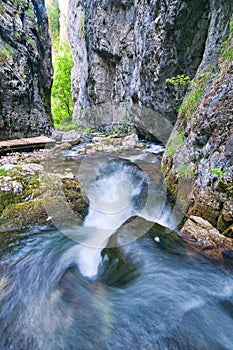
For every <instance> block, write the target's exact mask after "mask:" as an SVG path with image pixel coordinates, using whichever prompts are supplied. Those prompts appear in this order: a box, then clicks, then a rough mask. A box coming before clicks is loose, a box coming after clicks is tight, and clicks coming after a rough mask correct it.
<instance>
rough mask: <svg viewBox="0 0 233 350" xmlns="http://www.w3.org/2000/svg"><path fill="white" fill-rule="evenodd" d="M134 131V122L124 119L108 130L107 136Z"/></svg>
mask: <svg viewBox="0 0 233 350" xmlns="http://www.w3.org/2000/svg"><path fill="white" fill-rule="evenodd" d="M132 131H133V126H132V124H131V123H130V122H129V121H128V120H126V119H122V120H121V121H120V122H119V123H118V124H117V125H113V126H112V128H111V129H110V130H108V131H107V132H106V136H111V135H115V134H129V133H131V132H132Z"/></svg>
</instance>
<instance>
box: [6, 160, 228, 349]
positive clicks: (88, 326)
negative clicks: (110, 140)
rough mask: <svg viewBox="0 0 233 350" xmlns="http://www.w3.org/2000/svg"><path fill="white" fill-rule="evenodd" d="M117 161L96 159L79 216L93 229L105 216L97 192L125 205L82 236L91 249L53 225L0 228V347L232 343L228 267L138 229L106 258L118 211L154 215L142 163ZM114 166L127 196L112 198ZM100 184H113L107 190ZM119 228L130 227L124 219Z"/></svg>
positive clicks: (185, 346)
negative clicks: (94, 177)
mask: <svg viewBox="0 0 233 350" xmlns="http://www.w3.org/2000/svg"><path fill="white" fill-rule="evenodd" d="M132 157H133V156H132ZM132 157H131V160H132ZM152 163H153V162H152ZM109 164H110V167H109ZM117 164H118V162H117V161H115V160H114V161H112V160H111V161H110V163H108V166H107V168H105V167H104V168H102V169H103V171H102V176H101V177H99V180H100V181H97V184H96V191H94V192H92V195H93V198H92V199H91V203H92V202H93V204H92V205H91V209H90V211H89V214H88V217H87V218H86V221H85V223H84V224H83V226H84V227H86V228H87V229H88V227H89V226H90V225H92V229H93V227H95V226H96V227H97V231H96V232H98V233H99V234H100V236H101V231H98V230H100V229H101V228H102V225H101V222H103V220H104V218H103V217H102V219H101V220H99V217H98V215H102V214H103V211H104V210H106V208H105V209H104V208H102V209H101V213H99V214H98V210H97V209H98V207H99V204H98V205H97V206H96V203H97V202H98V200H97V199H96V201H97V202H96V201H95V200H94V199H95V198H94V197H95V195H96V193H97V194H98V193H101V194H102V195H101V199H102V200H103V199H105V200H108V199H109V198H110V199H111V201H110V200H109V201H110V202H111V203H112V202H114V203H115V204H116V205H118V204H119V203H120V206H122V208H124V210H121V211H120V214H119V211H116V212H114V210H110V211H109V212H108V214H109V215H112V217H111V216H110V218H109V220H107V219H106V221H105V228H107V232H108V234H107V235H106V236H101V239H100V241H99V243H100V244H99V246H98V247H96V248H93V244H90V245H92V248H91V249H94V251H95V253H96V252H97V253H96V255H95V258H93V259H92V258H91V254H92V251H91V250H90V246H89V245H88V244H82V245H79V244H78V243H77V242H74V241H72V240H70V239H69V238H68V237H66V236H64V235H63V234H62V232H60V231H59V230H57V229H56V228H54V227H40V228H38V227H34V228H31V229H21V230H20V229H19V230H16V231H12V232H10V233H9V232H3V233H1V235H0V237H1V238H0V244H1V265H0V266H1V267H0V269H1V270H0V272H1V281H0V292H1V298H0V306H1V309H0V349H2V350H10V349H11V350H42V349H43V350H44V349H48V350H59V349H61V350H132V349H133V350H144V349H145V350H147V349H148V350H152V349H153V350H156V349H158V350H160V349H161V350H165V349H169V350H176V349H179V350H183V349H194V350H198V349H200V350H205V349H206V350H209V349H211V350H223V349H233V332H232V330H233V275H232V270H231V269H229V268H227V267H224V266H223V265H219V264H216V263H213V262H211V261H208V260H206V259H205V258H203V257H201V256H200V257H198V256H191V255H189V254H188V252H187V251H186V249H185V248H184V247H183V246H182V243H181V242H179V241H177V240H174V242H173V241H171V240H170V239H169V238H168V237H161V240H158V241H155V240H154V239H153V237H151V235H149V234H146V233H145V234H142V235H140V237H139V238H138V239H136V240H133V239H132V242H131V243H129V244H127V245H124V246H123V247H120V254H119V251H118V250H117V249H116V248H112V252H113V253H112V255H113V257H112V258H109V257H108V256H107V255H106V254H105V253H103V251H102V257H101V255H100V254H101V250H102V248H101V245H105V244H106V243H107V239H108V237H109V236H110V235H112V234H114V232H116V231H117V228H118V227H120V226H121V225H122V224H123V222H124V221H125V220H127V219H128V218H129V217H131V216H132V215H141V216H144V217H145V218H146V219H152V217H154V216H155V215H156V213H158V212H159V210H161V206H160V205H159V204H158V205H157V206H156V204H155V207H156V210H155V211H154V210H152V211H150V208H149V207H148V208H147V209H148V210H146V211H145V210H144V209H145V206H147V203H149V204H151V202H150V201H149V202H147V198H146V199H145V196H144V191H148V184H147V182H146V180H145V179H146V177H145V174H144V172H145V171H146V167H142V168H143V169H142V168H141V169H139V170H138V169H137V170H135V168H133V167H132V164H130V163H129V157H128V160H127V163H125V160H122V159H120V160H119V164H120V170H119V169H118V170H117V168H116V165H117ZM122 164H123V166H122ZM153 164H154V163H153ZM114 174H116V175H117V176H116V177H117V179H118V180H119V179H120V182H121V183H122V181H123V183H124V182H125V181H127V182H130V181H131V184H132V191H131V193H132V196H131V197H130V196H129V197H127V196H128V192H127V191H123V192H124V195H125V196H123V197H121V200H120V202H119V201H118V199H119V198H118V196H117V195H116V192H115V190H116V189H115V188H114V183H115V182H114V181H113V180H114V179H116V178H113V177H114ZM108 180H109V181H110V183H111V186H110V188H109V187H108V184H109V182H108ZM100 186H102V187H101V188H100ZM119 186H120V184H119ZM106 188H107V189H108V191H111V190H112V192H111V194H110V195H109V197H107V198H105V197H104V196H105V195H106V193H107V192H104V193H103V191H104V189H106ZM124 188H125V187H124ZM121 190H122V189H121V188H118V191H119V192H118V194H119V193H123V192H121ZM150 190H151V191H153V189H152V188H150ZM157 191H158V193H159V191H160V188H158V189H157ZM89 195H90V197H91V194H89ZM111 196H112V197H111ZM158 198H161V193H160V194H159V195H158ZM158 202H160V201H158ZM122 203H123V204H122ZM145 203H146V204H145ZM103 206H104V204H103ZM107 208H109V207H108V206H107ZM115 215H118V216H117V218H116V216H115ZM164 217H166V215H165V216H164V215H163V222H164V221H165V219H164ZM113 219H114V220H115V221H114V220H113ZM98 223H99V224H98ZM90 227H91V226H90ZM140 229H141V228H140ZM121 230H122V231H123V232H124V233H125V234H126V236H127V235H129V236H130V234H131V233H130V232H129V230H130V225H129V224H128V223H127V222H126V224H124V225H123V226H122V227H121ZM154 230H155V231H156V228H155V229H154ZM104 232H105V231H104ZM158 235H159V232H158ZM90 242H91V243H93V242H96V241H92V240H91V241H90ZM90 242H88V243H90ZM162 243H163V244H162ZM81 251H84V253H80V252H81ZM82 254H83V255H82ZM84 257H88V258H87V259H86V260H85V259H84ZM89 261H91V263H90V265H91V266H92V267H90V266H88V264H89ZM82 264H84V265H86V267H85V268H84V267H83V266H82ZM93 266H94V267H93ZM90 271H91V272H90Z"/></svg>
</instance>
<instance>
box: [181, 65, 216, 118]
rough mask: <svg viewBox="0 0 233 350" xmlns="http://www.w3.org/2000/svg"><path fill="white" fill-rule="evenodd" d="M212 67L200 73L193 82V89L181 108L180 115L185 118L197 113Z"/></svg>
mask: <svg viewBox="0 0 233 350" xmlns="http://www.w3.org/2000/svg"><path fill="white" fill-rule="evenodd" d="M212 69H213V68H212V67H211V66H210V67H209V68H208V71H207V72H205V73H200V74H199V76H198V77H197V79H196V81H193V82H192V83H191V90H190V92H189V93H188V94H187V95H186V96H185V98H184V100H183V102H182V104H181V106H180V108H179V112H180V116H181V117H183V118H184V119H186V120H189V119H191V118H192V117H193V115H194V114H195V112H196V110H197V107H198V104H199V102H200V99H201V97H202V94H203V92H204V89H205V86H206V83H207V80H208V79H209V77H210V75H211V72H212Z"/></svg>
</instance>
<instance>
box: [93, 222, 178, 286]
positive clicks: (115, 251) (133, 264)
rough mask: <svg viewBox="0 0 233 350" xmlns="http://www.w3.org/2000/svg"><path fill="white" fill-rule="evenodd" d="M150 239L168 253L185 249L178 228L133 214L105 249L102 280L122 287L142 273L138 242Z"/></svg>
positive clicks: (110, 239) (99, 274)
mask: <svg viewBox="0 0 233 350" xmlns="http://www.w3.org/2000/svg"><path fill="white" fill-rule="evenodd" d="M148 240H149V241H150V242H151V243H152V245H153V244H155V245H156V246H158V247H159V248H160V249H163V250H164V249H165V250H166V252H168V253H176V254H177V253H183V252H184V251H185V250H184V247H183V246H182V239H180V238H179V237H178V236H177V234H176V233H175V232H174V231H171V230H170V229H168V228H166V227H164V226H162V225H160V224H159V223H155V222H152V221H147V220H146V219H144V218H142V217H139V216H133V217H131V218H129V219H128V220H127V221H126V222H125V223H124V224H123V225H122V226H121V227H120V228H119V229H118V230H117V231H116V233H114V234H113V235H112V236H111V237H110V238H109V240H108V244H107V246H106V247H105V248H104V249H103V250H102V252H101V255H102V258H103V260H102V263H101V265H100V267H99V271H98V280H99V281H101V282H103V283H106V284H108V285H110V286H114V287H119V286H123V285H125V284H127V283H130V282H131V281H133V280H134V279H135V278H137V276H138V275H139V274H140V264H141V261H140V260H139V259H138V258H136V254H134V253H135V249H140V248H138V247H137V246H136V245H137V244H139V245H142V242H145V241H148Z"/></svg>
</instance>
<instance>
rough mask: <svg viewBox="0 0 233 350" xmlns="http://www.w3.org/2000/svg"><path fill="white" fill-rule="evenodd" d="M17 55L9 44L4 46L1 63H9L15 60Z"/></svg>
mask: <svg viewBox="0 0 233 350" xmlns="http://www.w3.org/2000/svg"><path fill="white" fill-rule="evenodd" d="M14 55H15V52H14V50H13V49H12V47H11V46H9V45H8V44H4V45H3V48H2V49H0V60H1V62H6V63H9V61H10V59H13V58H14Z"/></svg>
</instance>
